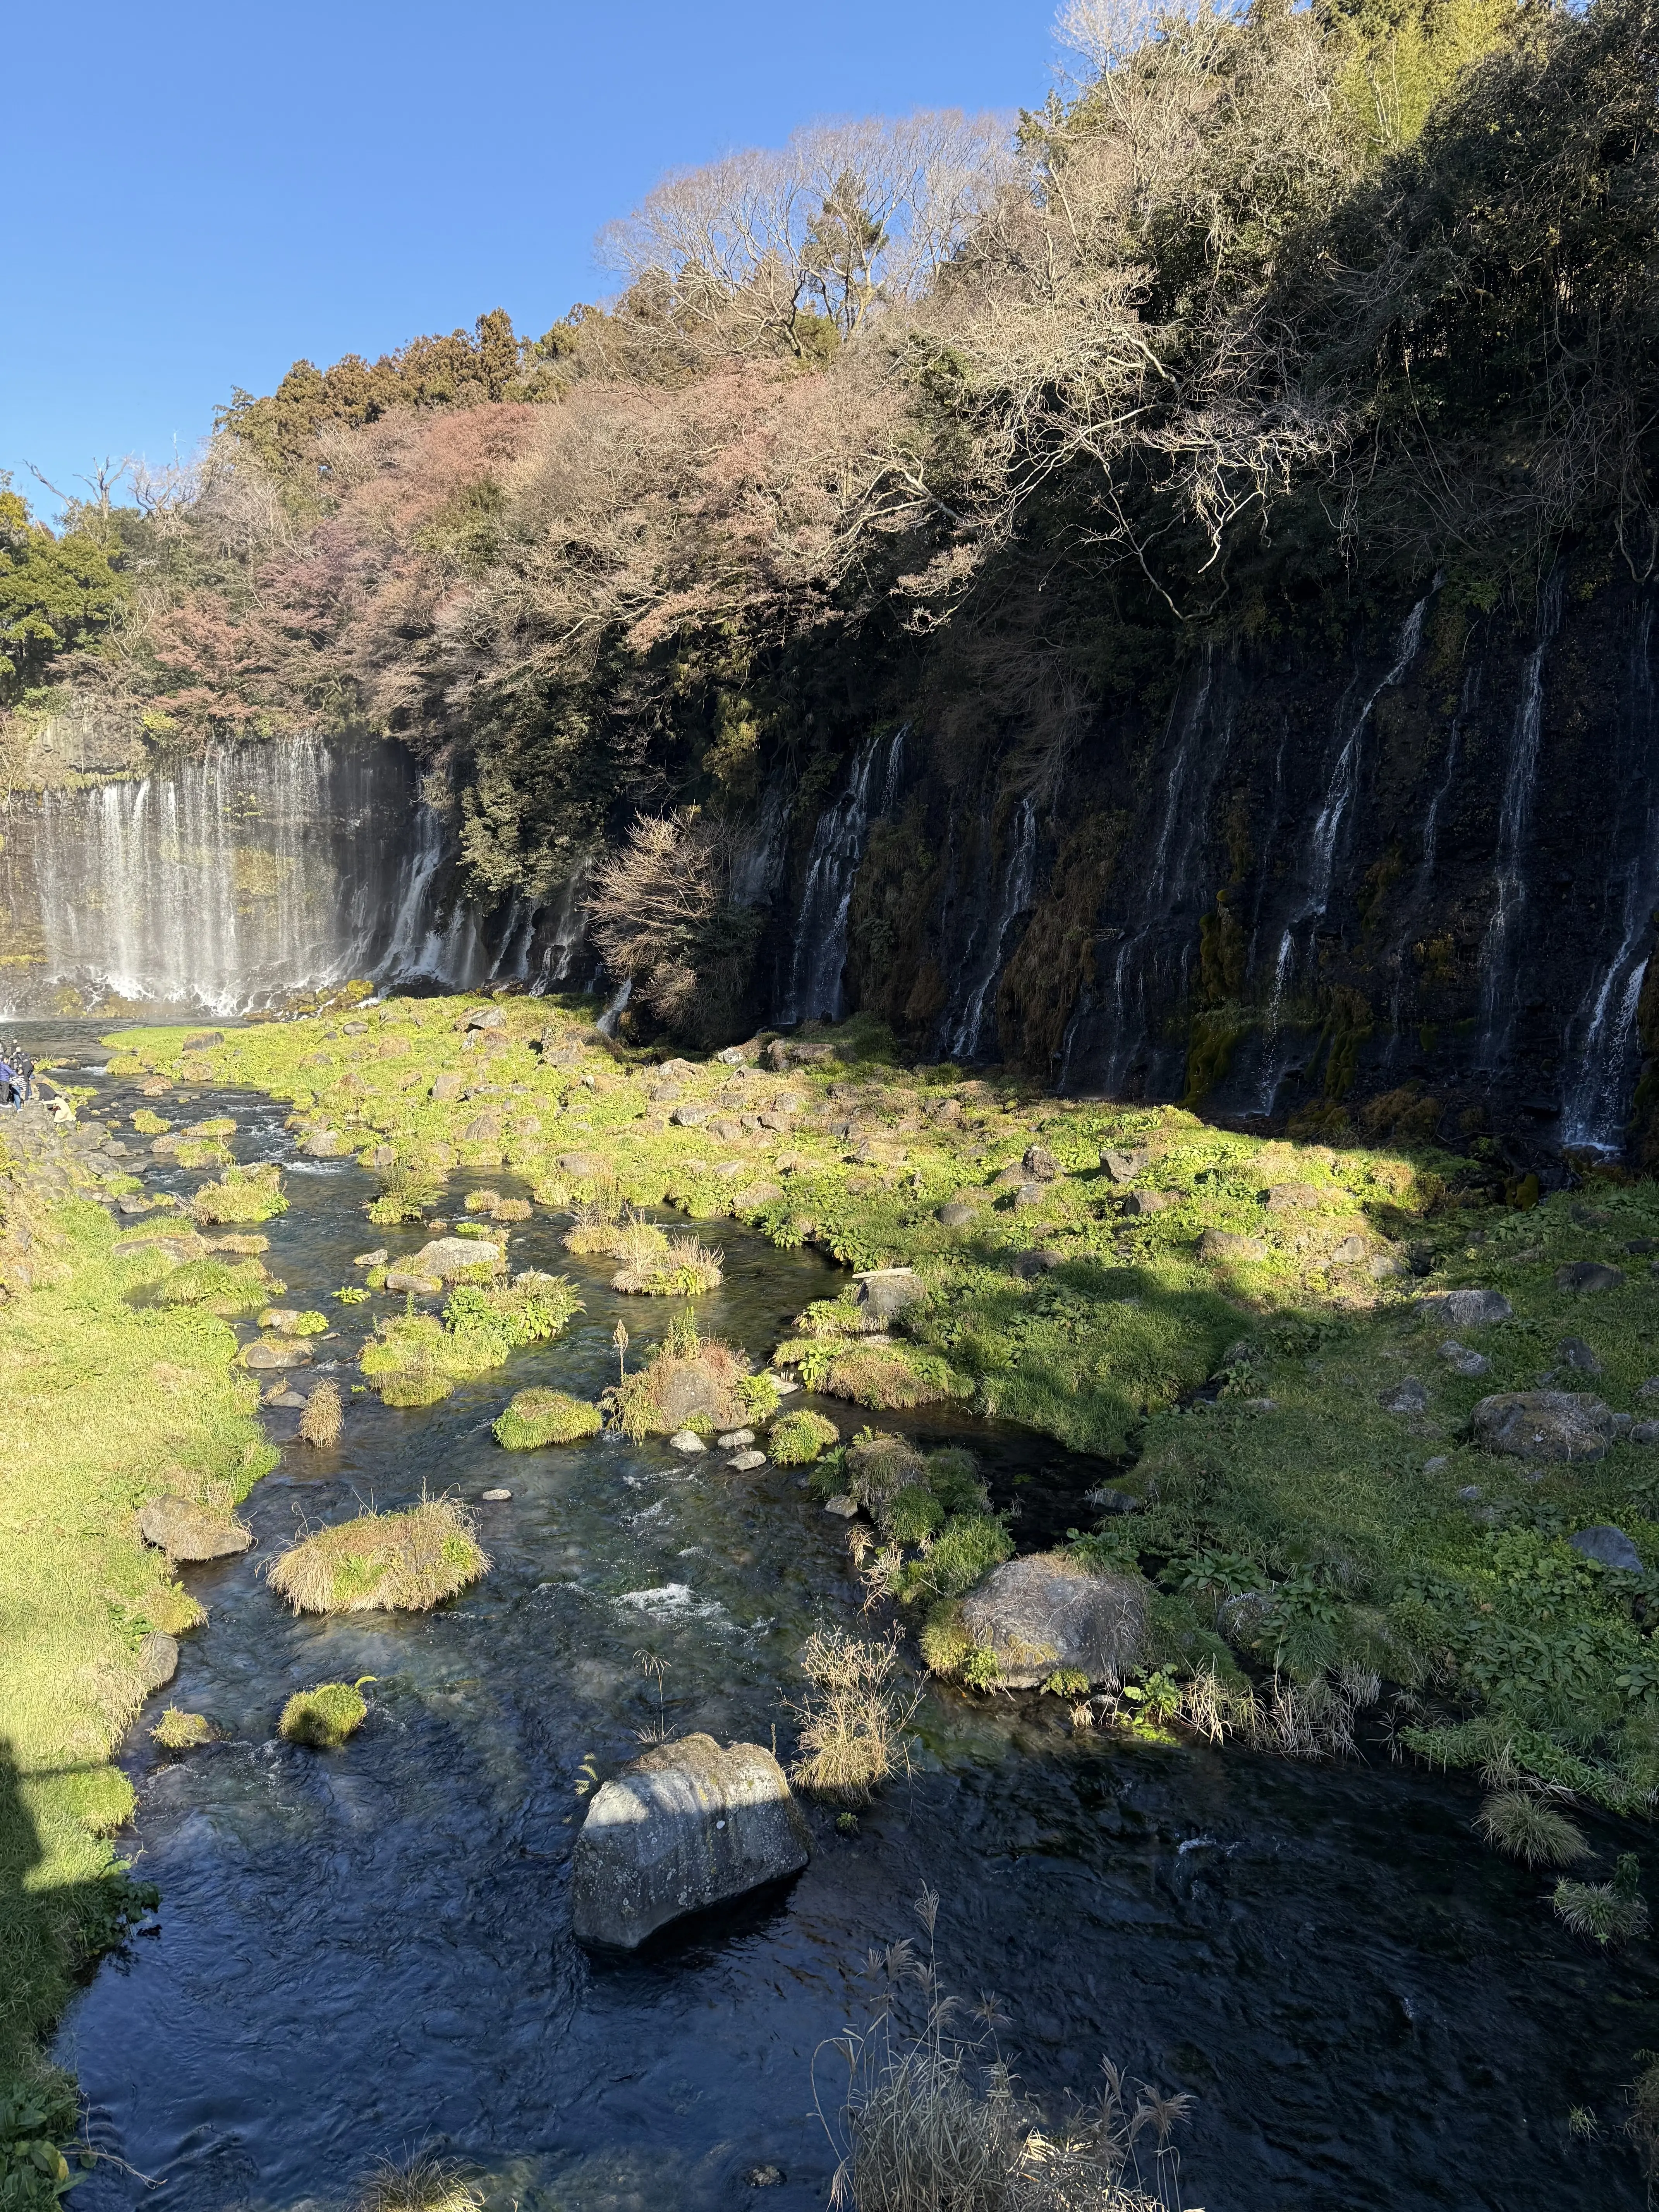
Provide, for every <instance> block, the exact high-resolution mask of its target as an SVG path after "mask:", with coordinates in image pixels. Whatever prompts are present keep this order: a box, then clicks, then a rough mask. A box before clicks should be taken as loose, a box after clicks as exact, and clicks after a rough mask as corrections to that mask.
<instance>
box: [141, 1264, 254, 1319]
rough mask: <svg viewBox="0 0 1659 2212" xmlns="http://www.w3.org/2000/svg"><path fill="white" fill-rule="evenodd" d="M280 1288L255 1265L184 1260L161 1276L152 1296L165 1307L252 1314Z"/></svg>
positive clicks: (217, 1312)
mask: <svg viewBox="0 0 1659 2212" xmlns="http://www.w3.org/2000/svg"><path fill="white" fill-rule="evenodd" d="M282 1288H283V1285H281V1284H280V1283H277V1282H273V1281H272V1279H271V1278H270V1276H269V1275H268V1274H266V1273H265V1272H264V1268H263V1267H258V1266H256V1265H247V1266H244V1267H227V1265H226V1264H225V1262H224V1261H222V1260H186V1261H184V1262H183V1264H182V1265H181V1266H179V1267H174V1268H173V1269H172V1270H171V1271H170V1272H169V1273H167V1274H165V1275H163V1276H162V1278H161V1281H160V1283H159V1284H158V1285H156V1290H155V1297H156V1302H157V1304H161V1305H164V1306H205V1307H206V1308H207V1309H208V1310H209V1311H210V1313H216V1314H220V1315H230V1314H239V1313H251V1312H252V1311H253V1310H254V1309H255V1308H257V1307H259V1306H263V1305H264V1304H268V1302H269V1301H270V1297H271V1295H272V1293H273V1292H276V1294H278V1295H280V1294H281V1291H282Z"/></svg>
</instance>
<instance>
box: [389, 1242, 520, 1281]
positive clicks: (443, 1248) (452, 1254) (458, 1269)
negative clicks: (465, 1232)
mask: <svg viewBox="0 0 1659 2212" xmlns="http://www.w3.org/2000/svg"><path fill="white" fill-rule="evenodd" d="M504 1257H505V1255H503V1253H502V1251H501V1246H500V1245H499V1244H492V1243H490V1242H489V1239H488V1238H487V1237H434V1238H433V1240H432V1242H431V1243H429V1244H422V1247H421V1249H420V1250H419V1251H418V1252H417V1253H416V1255H415V1256H414V1258H413V1259H412V1260H410V1261H408V1262H407V1263H406V1268H407V1272H408V1273H410V1274H411V1275H435V1276H437V1278H438V1279H439V1281H440V1282H444V1283H447V1281H448V1280H449V1279H450V1278H451V1276H452V1275H462V1274H465V1273H466V1272H467V1270H468V1269H469V1268H471V1267H501V1265H502V1263H503V1260H504Z"/></svg>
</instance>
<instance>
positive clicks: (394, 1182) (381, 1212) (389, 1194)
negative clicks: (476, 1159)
mask: <svg viewBox="0 0 1659 2212" xmlns="http://www.w3.org/2000/svg"><path fill="white" fill-rule="evenodd" d="M442 1188H443V1183H442V1180H441V1177H439V1176H435V1175H434V1174H433V1173H432V1172H431V1171H430V1170H428V1169H423V1168H418V1167H416V1166H415V1165H414V1164H412V1163H410V1162H409V1161H407V1160H398V1161H394V1162H393V1163H392V1165H391V1166H390V1167H386V1168H382V1169H381V1170H380V1194H379V1196H378V1197H376V1198H374V1199H372V1200H370V1201H369V1204H368V1207H367V1208H366V1209H365V1211H366V1212H368V1218H369V1219H370V1220H371V1221H373V1222H374V1223H375V1224H376V1225H377V1226H379V1227H381V1228H395V1227H396V1225H398V1223H399V1222H400V1221H419V1220H420V1219H421V1218H422V1216H423V1215H424V1214H425V1212H426V1210H427V1208H428V1206H431V1205H433V1204H435V1201H436V1200H437V1197H438V1194H439V1193H440V1192H441V1190H442Z"/></svg>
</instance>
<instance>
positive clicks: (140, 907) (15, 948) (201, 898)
mask: <svg viewBox="0 0 1659 2212" xmlns="http://www.w3.org/2000/svg"><path fill="white" fill-rule="evenodd" d="M4 833H5V835H4V844H3V847H0V919H3V922H4V931H3V933H4V936H5V939H6V943H7V949H8V951H9V955H10V957H9V962H8V964H7V966H6V968H5V969H3V970H0V1003H3V1006H4V1009H5V1011H6V1012H9V1013H10V1014H13V1015H18V1014H25V1013H27V1012H30V1011H31V1010H32V1009H33V1008H36V1007H51V1006H56V1005H57V1004H58V1002H59V1000H61V997H62V995H63V994H64V991H65V990H69V991H73V992H75V993H76V994H80V995H81V996H82V998H83V999H86V1000H90V1001H91V1002H93V1003H94V1004H96V1003H99V1002H103V1001H107V1000H111V999H119V1000H131V1001H139V1002H143V1001H149V1002H152V1003H156V1004H161V1005H172V1006H189V1007H196V1008H199V1009H200V1010H201V1011H202V1012H206V1013H212V1014H218V1015H231V1014H236V1013H243V1012H250V1011H252V1010H254V1009H257V1008H258V1007H261V1006H271V1005H274V1004H276V1003H279V1002H280V1001H281V1000H283V998H284V997H286V996H287V995H288V994H289V993H290V992H294V991H299V990H314V989H319V988H325V987H327V986H329V985H330V984H332V983H338V982H343V981H347V980H348V979H349V978H352V977H357V976H368V977H372V978H374V980H376V981H394V980H398V979H404V978H410V979H412V978H416V977H427V978H429V979H430V980H432V981H437V982H442V983H446V984H449V985H451V986H452V987H459V986H464V985H465V984H467V983H470V982H473V981H477V980H478V979H479V978H480V977H481V976H482V975H483V971H484V969H485V967H486V966H487V964H488V963H487V961H486V959H485V957H484V954H483V946H482V944H481V941H480V939H479V936H478V929H477V921H476V918H475V917H474V916H473V915H471V912H470V911H469V910H468V909H467V908H465V907H464V906H463V905H461V904H460V903H459V902H458V901H457V902H452V904H451V908H450V911H449V912H448V914H447V915H445V914H442V913H441V911H440V900H441V891H442V889H443V879H444V878H445V876H446V874H447V864H448V860H449V857H450V856H449V845H448V838H447V832H446V829H445V825H444V823H443V820H442V817H441V816H439V815H437V814H435V813H434V812H433V811H432V810H431V809H429V808H427V807H424V806H422V805H419V803H418V801H417V800H416V793H415V775H414V767H413V763H411V762H410V759H409V757H408V756H407V755H406V754H405V753H404V752H403V751H402V750H400V749H399V748H398V747H396V746H393V745H391V744H375V745H366V746H335V745H331V744H328V743H327V742H326V741H325V740H324V739H322V738H293V739H287V740H283V741H281V742H270V743H258V742H252V741H250V742H246V743H238V744H229V745H222V746H219V747H216V748H215V749H214V750H212V751H211V752H210V753H208V754H206V755H204V757H202V758H200V759H197V760H188V761H179V762H176V763H170V764H169V765H168V766H167V768H166V769H156V770H155V771H154V772H152V773H151V774H150V775H146V776H143V777H141V778H137V779H135V780H133V781H124V782H118V783H107V784H103V785H100V786H98V787H94V788H91V789H88V790H82V791H46V792H39V793H15V794H14V795H13V796H12V797H11V798H10V799H9V801H8V802H7V804H6V807H5V811H4Z"/></svg>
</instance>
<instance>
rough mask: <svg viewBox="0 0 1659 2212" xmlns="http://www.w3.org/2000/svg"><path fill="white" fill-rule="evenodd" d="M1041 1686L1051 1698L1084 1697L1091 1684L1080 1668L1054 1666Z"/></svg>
mask: <svg viewBox="0 0 1659 2212" xmlns="http://www.w3.org/2000/svg"><path fill="white" fill-rule="evenodd" d="M1042 1687H1043V1689H1044V1691H1045V1692H1047V1693H1048V1696H1050V1697H1051V1698H1067V1699H1070V1698H1086V1697H1087V1696H1088V1694H1089V1691H1090V1687H1091V1685H1090V1681H1089V1677H1088V1676H1087V1675H1086V1674H1085V1673H1084V1672H1083V1670H1082V1669H1081V1668H1079V1667H1056V1668H1055V1669H1054V1673H1053V1674H1050V1675H1049V1677H1048V1680H1047V1681H1045V1682H1044V1683H1043V1685H1042Z"/></svg>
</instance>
